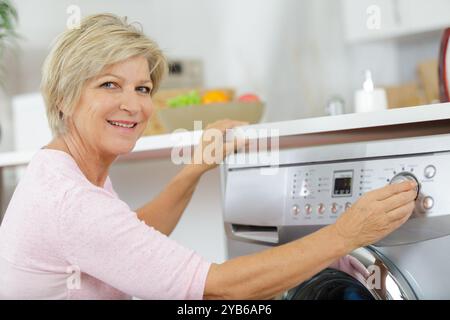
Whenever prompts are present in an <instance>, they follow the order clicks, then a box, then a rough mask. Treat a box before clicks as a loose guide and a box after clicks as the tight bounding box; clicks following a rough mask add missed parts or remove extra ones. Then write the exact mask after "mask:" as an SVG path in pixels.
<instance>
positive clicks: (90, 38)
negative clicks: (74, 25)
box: [41, 14, 167, 136]
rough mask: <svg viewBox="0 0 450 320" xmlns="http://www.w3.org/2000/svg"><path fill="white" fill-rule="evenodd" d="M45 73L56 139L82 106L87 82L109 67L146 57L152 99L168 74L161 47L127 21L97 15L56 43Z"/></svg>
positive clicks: (43, 85) (44, 88)
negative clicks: (81, 98)
mask: <svg viewBox="0 0 450 320" xmlns="http://www.w3.org/2000/svg"><path fill="white" fill-rule="evenodd" d="M55 41H56V42H55V43H54V45H53V48H52V49H51V51H50V53H49V55H48V56H47V58H46V60H45V62H44V66H43V69H42V81H41V91H42V95H43V97H44V101H45V105H46V108H47V118H48V122H49V125H50V129H51V130H52V133H53V136H58V135H60V134H63V133H64V132H65V129H66V128H65V124H64V117H65V116H70V115H71V114H72V113H73V111H74V107H75V105H76V104H77V103H78V101H79V99H80V96H81V91H82V88H83V86H84V84H85V82H86V81H87V80H89V79H92V78H93V77H95V76H96V75H98V74H99V73H100V72H101V71H102V70H103V68H105V67H106V66H108V65H111V64H114V63H117V62H120V61H123V60H126V59H128V58H131V57H134V56H144V57H145V58H146V59H147V61H148V65H149V72H150V78H151V80H152V82H153V90H152V95H153V94H154V93H155V92H156V91H157V90H158V87H159V85H160V82H161V79H162V77H163V75H164V74H165V72H166V71H167V62H166V59H165V57H164V55H163V53H162V51H161V49H160V48H159V47H158V45H157V44H156V43H155V42H154V41H152V40H151V39H149V38H147V37H146V36H145V35H144V34H143V32H142V31H140V30H138V29H137V28H136V27H135V26H134V25H131V24H128V23H127V21H126V18H120V17H118V16H116V15H113V14H96V15H91V16H88V17H86V18H84V19H83V20H82V21H81V24H80V28H78V29H70V30H66V31H65V32H63V33H62V34H61V35H60V36H59V37H58V38H57V39H56V40H55Z"/></svg>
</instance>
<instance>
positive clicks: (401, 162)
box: [221, 134, 450, 300]
mask: <svg viewBox="0 0 450 320" xmlns="http://www.w3.org/2000/svg"><path fill="white" fill-rule="evenodd" d="M262 153H263V152H262V151H261V152H260V151H258V152H257V153H256V154H254V155H253V157H249V155H248V153H238V154H235V155H232V156H231V157H229V158H228V159H227V161H226V162H225V163H224V165H223V166H222V168H221V170H222V171H221V172H222V193H223V194H222V196H223V218H224V227H225V230H226V235H227V248H228V249H227V250H228V256H229V258H233V257H237V256H241V255H245V254H250V253H254V252H258V251H260V250H264V249H267V248H270V247H273V246H277V245H280V244H283V243H286V242H289V241H292V240H296V239H298V238H301V237H303V236H305V235H307V234H310V233H312V232H314V231H317V230H318V229H320V228H322V227H324V226H326V225H329V224H332V223H334V222H335V221H336V219H338V217H339V216H340V215H341V214H342V213H343V212H344V211H345V210H346V209H348V208H349V207H351V205H352V204H353V203H354V202H355V201H357V200H358V198H359V197H361V196H362V195H363V194H364V193H366V192H368V191H370V190H373V189H377V188H380V187H382V186H385V185H387V184H390V183H395V182H399V181H403V180H408V179H409V180H415V181H417V182H418V185H419V190H418V197H417V200H416V207H415V209H414V212H413V214H412V216H411V218H410V219H409V220H408V221H407V222H406V223H405V224H404V225H402V226H401V227H400V228H399V229H397V230H396V231H395V232H393V233H392V234H390V235H389V236H387V237H386V238H384V239H382V240H380V241H379V242H378V243H375V244H373V245H371V246H368V247H364V248H359V249H357V250H355V251H354V252H352V253H351V255H352V256H353V257H354V258H356V259H357V260H359V262H361V263H362V264H363V265H364V266H365V267H366V268H367V270H368V271H369V272H370V274H371V276H372V275H373V278H371V279H370V280H371V282H368V281H367V280H368V279H364V280H365V281H362V280H361V279H358V278H354V277H352V276H350V275H348V274H346V273H344V272H341V271H339V270H334V269H325V270H323V271H322V272H320V273H318V274H317V275H315V276H314V277H312V278H311V279H309V280H307V281H305V282H303V283H300V284H298V286H297V287H295V288H292V289H291V290H289V291H287V292H285V293H284V294H283V295H282V296H280V297H281V298H284V299H310V300H315V299H333V300H340V299H352V300H359V299H361V300H371V299H377V300H378V299H380V300H390V299H395V300H397V299H399V300H412V299H450V277H449V274H448V272H449V270H450V253H449V252H450V134H439V135H431V136H421V137H408V138H398V139H387V140H376V141H367V142H357V143H342V144H331V145H322V146H313V147H305V148H290V149H283V150H280V151H279V152H278V154H277V163H276V165H273V163H272V164H270V165H269V164H268V163H266V162H265V161H264V160H260V159H268V158H270V156H268V155H267V154H262ZM249 159H252V161H249ZM255 159H256V160H255Z"/></svg>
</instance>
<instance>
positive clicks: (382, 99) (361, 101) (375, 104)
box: [355, 70, 387, 112]
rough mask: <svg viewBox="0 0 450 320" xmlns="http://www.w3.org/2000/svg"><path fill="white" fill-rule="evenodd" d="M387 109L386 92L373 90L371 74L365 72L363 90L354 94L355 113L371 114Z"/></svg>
mask: <svg viewBox="0 0 450 320" xmlns="http://www.w3.org/2000/svg"><path fill="white" fill-rule="evenodd" d="M385 109H387V97H386V91H384V89H381V88H374V85H373V81H372V73H371V72H370V71H369V70H367V71H366V74H365V81H364V84H363V90H358V91H356V92H355V112H372V111H380V110H385Z"/></svg>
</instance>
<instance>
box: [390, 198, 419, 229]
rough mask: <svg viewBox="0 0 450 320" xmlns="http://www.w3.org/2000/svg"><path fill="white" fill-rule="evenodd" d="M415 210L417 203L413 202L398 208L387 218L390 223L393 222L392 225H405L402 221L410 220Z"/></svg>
mask: <svg viewBox="0 0 450 320" xmlns="http://www.w3.org/2000/svg"><path fill="white" fill-rule="evenodd" d="M414 208H415V202H414V201H411V202H408V203H406V204H404V205H403V206H401V207H398V208H396V209H394V210H392V211H390V212H388V213H386V214H387V216H388V218H389V221H392V223H400V225H401V224H403V222H402V221H406V220H408V219H409V217H410V216H411V214H412V213H413V211H414Z"/></svg>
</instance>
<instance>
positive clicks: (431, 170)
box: [423, 165, 436, 179]
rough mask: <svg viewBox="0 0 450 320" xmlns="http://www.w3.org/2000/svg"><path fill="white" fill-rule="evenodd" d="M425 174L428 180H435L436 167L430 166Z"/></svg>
mask: <svg viewBox="0 0 450 320" xmlns="http://www.w3.org/2000/svg"><path fill="white" fill-rule="evenodd" d="M423 173H424V175H425V177H426V178H427V179H431V178H434V176H435V175H436V167H435V166H433V165H429V166H427V167H426V168H425V170H424V172H423Z"/></svg>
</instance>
